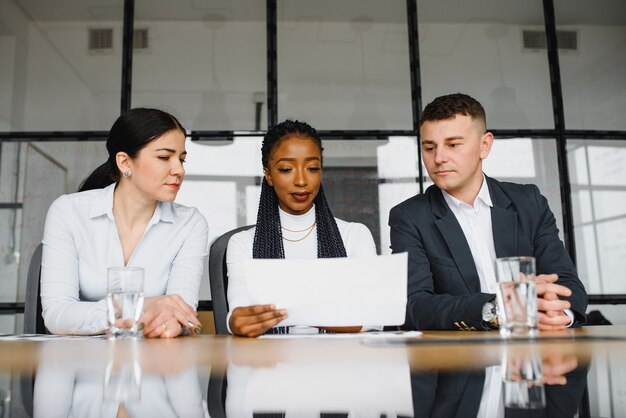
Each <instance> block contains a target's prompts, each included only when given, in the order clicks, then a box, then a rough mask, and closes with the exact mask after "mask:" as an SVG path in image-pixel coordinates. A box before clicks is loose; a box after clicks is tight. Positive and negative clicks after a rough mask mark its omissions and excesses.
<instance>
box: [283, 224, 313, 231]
mask: <svg viewBox="0 0 626 418" xmlns="http://www.w3.org/2000/svg"><path fill="white" fill-rule="evenodd" d="M315 222H316V221H313V224H312V225H311V226H307V227H306V228H304V229H301V230H299V231H298V230H291V229H287V228H285V227H284V226H282V225H281V226H280V228H281V229H284V230H285V231H287V232H305V231H308V230H309V229H311V228H313V227H314V226H315Z"/></svg>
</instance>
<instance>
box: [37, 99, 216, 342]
mask: <svg viewBox="0 0 626 418" xmlns="http://www.w3.org/2000/svg"><path fill="white" fill-rule="evenodd" d="M106 147H107V150H108V153H109V158H108V159H107V161H106V162H105V163H104V164H102V165H101V166H100V167H98V168H97V169H96V170H95V171H94V172H93V173H92V174H91V175H90V176H89V177H88V178H87V179H86V180H85V181H84V182H83V184H82V185H81V187H80V190H79V192H78V193H74V194H69V195H64V196H61V197H59V198H58V199H57V200H56V201H54V203H53V204H52V205H51V206H50V209H49V211H48V216H47V218H46V226H45V231H44V237H43V260H42V270H41V302H42V307H43V318H44V322H45V325H46V328H47V329H48V330H49V331H50V332H52V333H54V334H99V333H102V332H104V331H105V330H106V328H107V320H106V300H105V296H106V288H107V268H108V267H112V266H137V267H143V268H144V270H145V280H144V295H145V300H144V314H143V316H142V318H141V319H140V321H141V322H142V323H143V324H144V329H143V333H144V335H145V336H147V337H161V338H170V337H175V336H178V335H179V334H181V332H182V331H183V329H184V328H187V329H189V330H192V331H195V332H199V330H200V326H201V325H200V322H199V321H198V319H197V314H196V311H195V308H196V306H197V303H198V293H199V289H200V280H201V277H202V272H203V268H204V261H205V258H206V255H207V237H208V227H207V222H206V220H205V219H204V217H203V216H202V215H201V214H200V213H199V212H198V210H197V209H195V208H188V207H185V206H182V205H179V204H176V203H173V202H174V199H175V198H176V194H177V193H178V190H179V189H180V185H181V183H182V181H183V177H184V175H185V169H184V168H183V163H184V161H185V157H186V155H187V152H186V151H185V130H184V128H183V127H182V125H181V124H180V122H179V121H178V120H177V119H176V118H175V117H174V116H172V115H170V114H169V113H166V112H163V111H161V110H157V109H144V108H138V109H132V110H129V111H128V112H126V113H124V114H123V115H121V116H120V117H119V118H118V119H117V121H116V122H115V123H114V124H113V127H112V128H111V131H110V132H109V137H108V139H107V143H106Z"/></svg>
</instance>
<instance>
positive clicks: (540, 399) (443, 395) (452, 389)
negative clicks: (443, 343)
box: [411, 345, 589, 417]
mask: <svg viewBox="0 0 626 418" xmlns="http://www.w3.org/2000/svg"><path fill="white" fill-rule="evenodd" d="M504 348H505V349H504V350H502V361H501V363H500V364H495V365H492V366H488V367H486V368H484V369H478V370H468V371H456V372H438V371H431V372H424V373H414V374H413V375H412V376H411V386H412V392H413V406H414V416H415V417H457V416H458V417H462V416H463V417H465V416H477V417H517V416H524V417H573V416H575V415H576V414H577V413H578V409H579V406H580V405H581V400H582V398H583V395H584V393H585V389H586V387H587V372H588V364H589V358H587V357H580V356H578V355H576V354H575V353H574V352H568V350H567V349H566V348H564V347H563V346H558V347H550V346H537V345H526V346H506V347H504Z"/></svg>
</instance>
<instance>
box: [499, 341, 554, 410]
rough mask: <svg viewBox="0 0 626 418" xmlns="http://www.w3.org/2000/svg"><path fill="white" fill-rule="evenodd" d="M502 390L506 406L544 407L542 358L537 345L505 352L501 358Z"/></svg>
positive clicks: (523, 407) (518, 407) (522, 407)
mask: <svg viewBox="0 0 626 418" xmlns="http://www.w3.org/2000/svg"><path fill="white" fill-rule="evenodd" d="M502 392H503V396H504V406H505V407H507V408H517V409H539V408H545V406H546V395H545V390H544V380H543V367H542V359H541V355H540V353H539V351H538V349H537V347H526V349H524V350H508V351H506V352H505V355H504V357H503V359H502Z"/></svg>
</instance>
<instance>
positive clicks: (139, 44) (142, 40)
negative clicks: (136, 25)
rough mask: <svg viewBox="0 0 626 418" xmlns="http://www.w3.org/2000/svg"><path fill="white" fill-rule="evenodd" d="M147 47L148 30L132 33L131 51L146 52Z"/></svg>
mask: <svg viewBox="0 0 626 418" xmlns="http://www.w3.org/2000/svg"><path fill="white" fill-rule="evenodd" d="M149 47H150V44H149V38H148V29H147V28H143V29H135V30H134V31H133V49H135V50H137V49H138V50H147V49H149Z"/></svg>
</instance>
